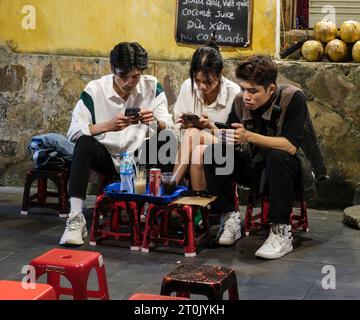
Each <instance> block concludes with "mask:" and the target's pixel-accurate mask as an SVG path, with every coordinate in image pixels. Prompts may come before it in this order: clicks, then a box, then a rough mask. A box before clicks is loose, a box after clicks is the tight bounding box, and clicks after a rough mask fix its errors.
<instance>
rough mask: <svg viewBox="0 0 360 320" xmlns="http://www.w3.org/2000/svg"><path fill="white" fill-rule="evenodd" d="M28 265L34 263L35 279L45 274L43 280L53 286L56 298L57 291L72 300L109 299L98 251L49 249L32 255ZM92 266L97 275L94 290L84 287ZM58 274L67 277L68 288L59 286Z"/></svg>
mask: <svg viewBox="0 0 360 320" xmlns="http://www.w3.org/2000/svg"><path fill="white" fill-rule="evenodd" d="M30 265H32V266H34V267H35V270H36V279H37V278H39V277H40V276H41V275H43V274H44V273H46V274H47V283H48V284H50V285H52V286H53V287H54V289H55V292H56V296H57V298H58V299H59V296H60V295H70V296H73V297H74V300H86V299H88V298H98V299H101V300H109V291H108V286H107V281H106V273H105V265H104V261H103V257H102V255H101V254H100V253H98V252H91V251H79V250H64V249H52V250H50V251H48V252H46V253H44V254H43V255H41V256H39V257H37V258H35V259H33V260H32V261H31V262H30ZM93 268H95V270H96V273H97V276H98V284H99V290H98V291H93V290H88V289H87V282H88V278H89V273H90V271H91V270H92V269H93ZM60 275H63V276H64V277H66V278H67V279H68V280H69V281H70V283H71V285H72V288H64V287H61V286H60Z"/></svg>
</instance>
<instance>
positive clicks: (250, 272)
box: [0, 188, 360, 300]
mask: <svg viewBox="0 0 360 320" xmlns="http://www.w3.org/2000/svg"><path fill="white" fill-rule="evenodd" d="M0 192H1V193H0V279H2V280H4V279H8V280H21V279H22V278H23V277H24V274H22V273H21V270H22V267H23V266H24V265H26V264H27V263H28V262H29V261H30V260H31V259H32V258H34V257H36V256H38V255H40V254H42V253H44V252H46V251H47V250H49V249H51V248H54V247H57V246H58V241H59V237H60V236H61V234H62V231H63V228H64V223H65V220H64V219H59V218H58V217H57V215H56V214H55V213H54V212H49V210H44V209H32V210H31V211H30V214H29V215H28V216H21V215H20V214H19V213H20V204H21V197H22V195H21V189H18V190H15V189H4V188H1V189H0ZM93 203H94V198H93V197H90V198H89V199H88V200H87V203H86V204H87V207H88V209H87V210H86V212H85V214H86V217H87V221H88V226H90V224H91V215H92V210H91V209H92V205H93ZM309 221H310V232H309V233H304V232H301V231H299V232H297V233H296V236H295V241H294V247H295V249H294V251H293V252H292V253H290V254H288V255H286V256H285V257H283V258H282V259H279V260H274V261H266V260H260V259H256V258H255V256H254V252H255V251H256V250H257V248H258V247H259V246H260V245H261V244H262V242H263V241H264V240H265V238H266V235H265V234H254V235H251V236H250V237H248V238H243V239H241V240H239V241H238V242H237V243H236V245H234V246H233V247H227V248H222V247H210V248H204V249H202V250H201V251H200V252H199V253H198V255H197V257H195V258H185V257H184V256H183V255H182V254H180V253H169V252H159V251H154V252H150V254H143V253H141V252H131V251H130V250H129V249H128V248H125V247H120V246H109V245H98V246H97V247H91V246H88V245H85V246H83V247H81V248H79V249H83V250H96V251H99V252H101V253H102V254H103V256H104V261H105V265H106V272H107V277H108V285H109V290H110V296H111V298H112V299H127V298H128V297H129V295H131V294H132V293H134V292H147V293H159V292H160V286H161V281H162V278H163V276H164V275H165V274H167V273H169V272H170V271H172V270H173V269H175V268H176V266H177V265H178V263H180V262H187V263H193V264H216V265H217V264H219V265H223V266H228V267H231V268H233V269H235V271H236V275H237V280H238V286H239V295H240V299H242V300H247V299H265V300H268V299H295V300H299V299H306V300H313V299H321V300H326V299H360V231H359V230H353V229H350V228H348V227H346V226H344V225H343V224H342V213H341V212H335V211H334V212H329V211H316V210H309ZM325 265H333V266H334V267H335V270H336V289H335V290H325V289H323V288H322V285H321V283H322V279H323V277H324V274H322V273H321V271H322V268H323V266H325ZM41 281H45V279H42V280H41ZM89 285H90V286H91V287H94V288H96V282H95V276H94V274H92V275H91V277H90V280H89ZM192 298H195V299H199V298H202V297H199V296H192Z"/></svg>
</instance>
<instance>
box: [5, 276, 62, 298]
mask: <svg viewBox="0 0 360 320" xmlns="http://www.w3.org/2000/svg"><path fill="white" fill-rule="evenodd" d="M0 300H56V293H55V290H54V288H53V287H52V286H50V285H48V284H42V283H23V282H20V281H5V280H0Z"/></svg>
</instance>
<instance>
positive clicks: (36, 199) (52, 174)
mask: <svg viewBox="0 0 360 320" xmlns="http://www.w3.org/2000/svg"><path fill="white" fill-rule="evenodd" d="M48 179H50V180H52V181H53V182H54V183H55V185H56V187H57V192H50V191H48V190H47V181H48ZM35 180H36V181H37V192H36V193H35V194H33V195H30V188H31V185H32V184H33V183H34V181H35ZM68 181H69V171H67V170H37V169H31V170H28V171H27V172H26V178H25V186H24V194H23V201H22V208H21V214H23V215H27V214H28V209H29V208H30V207H41V208H52V209H55V210H57V211H58V212H59V217H62V218H63V217H67V216H68V213H69V204H68V191H67V184H68ZM48 197H55V198H58V200H59V201H58V203H50V202H48V201H47V198H48Z"/></svg>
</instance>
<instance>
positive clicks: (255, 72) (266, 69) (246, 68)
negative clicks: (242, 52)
mask: <svg viewBox="0 0 360 320" xmlns="http://www.w3.org/2000/svg"><path fill="white" fill-rule="evenodd" d="M235 74H236V77H237V78H238V79H241V80H244V81H249V82H254V83H256V84H257V85H261V86H263V87H264V88H268V87H269V85H271V84H276V79H277V75H278V68H277V65H276V63H275V61H274V60H273V59H272V58H271V57H270V56H260V55H256V56H251V57H249V58H247V59H246V60H244V61H240V62H238V64H237V66H236V71H235Z"/></svg>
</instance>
